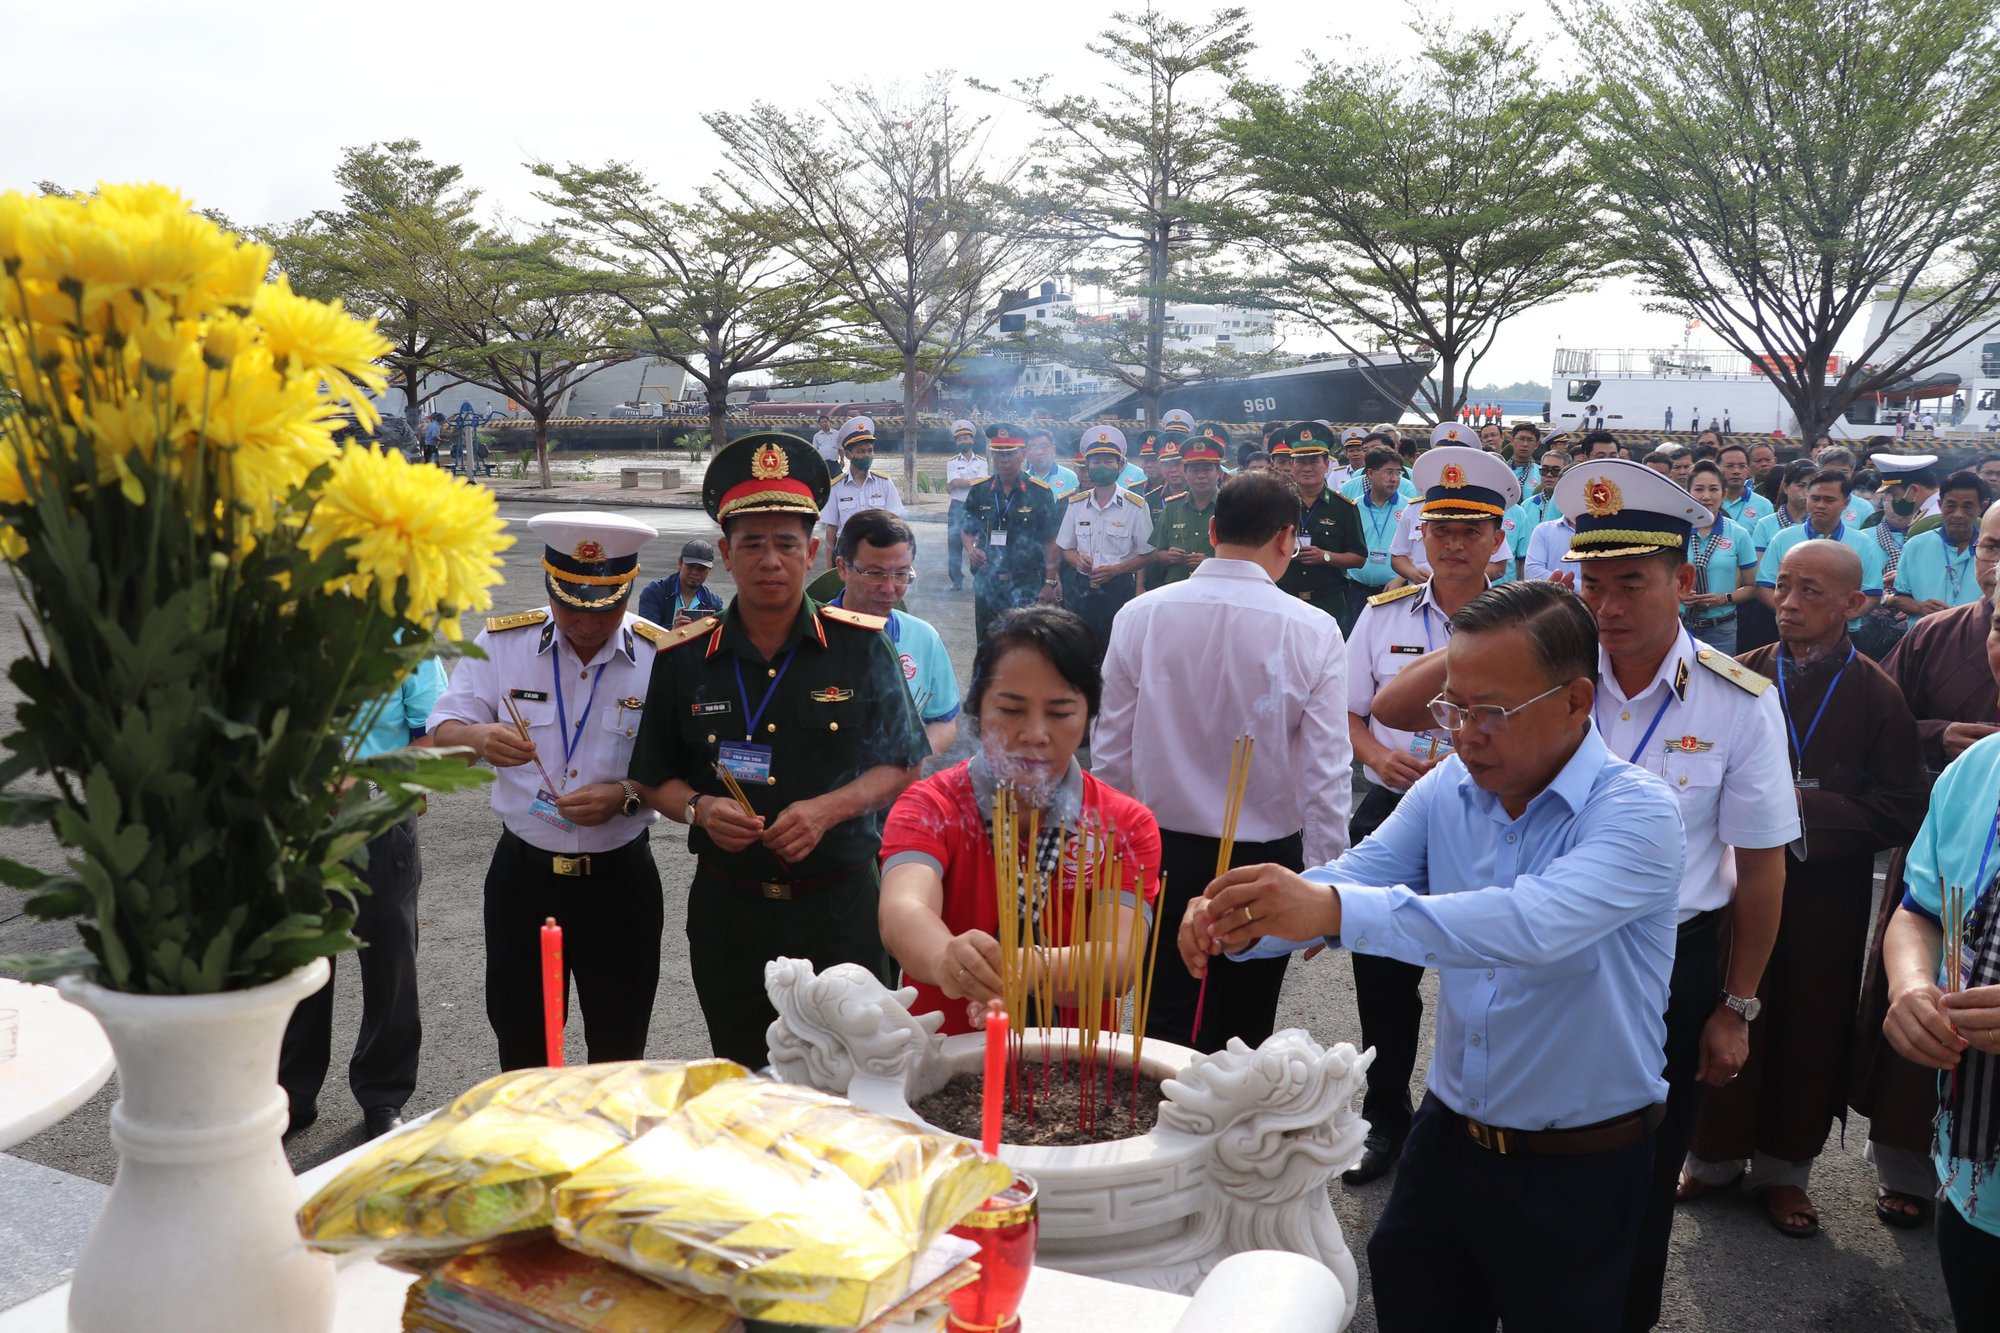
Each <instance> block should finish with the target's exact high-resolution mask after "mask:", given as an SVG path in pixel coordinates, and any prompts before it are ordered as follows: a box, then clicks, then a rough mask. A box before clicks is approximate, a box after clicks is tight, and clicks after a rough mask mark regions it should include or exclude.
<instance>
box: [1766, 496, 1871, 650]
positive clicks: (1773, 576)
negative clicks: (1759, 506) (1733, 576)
mask: <svg viewBox="0 0 2000 1333" xmlns="http://www.w3.org/2000/svg"><path fill="white" fill-rule="evenodd" d="M1851 492H1852V486H1851V483H1850V482H1849V481H1848V477H1847V474H1846V473H1845V472H1842V471H1840V470H1839V469H1838V468H1823V469H1821V470H1820V471H1819V472H1818V473H1817V474H1815V475H1814V477H1813V479H1812V484H1811V485H1810V486H1809V487H1808V488H1807V489H1806V521H1805V522H1803V523H1795V524H1793V525H1792V526H1791V527H1789V528H1784V529H1781V530H1779V531H1777V532H1775V533H1773V534H1772V535H1771V539H1770V543H1769V545H1767V546H1765V547H1764V550H1763V555H1762V557H1761V558H1760V560H1759V561H1758V564H1757V595H1758V596H1759V597H1760V598H1762V599H1763V602H1764V605H1766V606H1768V607H1770V608H1771V609H1772V610H1774V611H1775V610H1776V609H1777V605H1778V592H1777V588H1778V565H1779V563H1780V562H1781V561H1783V560H1784V558H1785V552H1787V551H1789V550H1791V549H1792V548H1793V547H1794V546H1797V545H1798V544H1799V543H1800V542H1803V541H1811V540H1813V539H1814V538H1816V537H1820V538H1826V539H1829V540H1831V541H1837V542H1840V543H1841V544H1842V545H1845V546H1847V547H1850V548H1851V549H1852V550H1853V551H1854V553H1855V554H1857V555H1859V556H1860V557H1861V591H1862V592H1864V593H1866V594H1867V595H1868V599H1869V600H1868V605H1867V606H1865V607H1863V608H1862V609H1861V615H1860V616H1858V617H1857V618H1855V619H1853V620H1850V621H1848V622H1847V632H1848V633H1849V634H1856V633H1859V632H1860V630H1861V627H1862V625H1863V624H1864V623H1866V621H1867V619H1868V612H1869V611H1870V610H1871V609H1872V608H1873V607H1874V605H1875V602H1876V600H1877V599H1878V598H1880V597H1881V596H1882V548H1881V546H1880V545H1878V544H1877V543H1876V541H1875V538H1874V535H1873V534H1872V533H1869V532H1866V531H1864V530H1863V529H1861V528H1859V527H1857V526H1855V525H1854V524H1852V523H1849V522H1848V521H1847V519H1846V516H1845V514H1844V513H1843V512H1842V511H1843V509H1844V508H1845V507H1846V505H1847V499H1848V496H1849V494H1851ZM1904 558H1905V559H1907V558H1908V552H1907V551H1906V552H1905V553H1904Z"/></svg>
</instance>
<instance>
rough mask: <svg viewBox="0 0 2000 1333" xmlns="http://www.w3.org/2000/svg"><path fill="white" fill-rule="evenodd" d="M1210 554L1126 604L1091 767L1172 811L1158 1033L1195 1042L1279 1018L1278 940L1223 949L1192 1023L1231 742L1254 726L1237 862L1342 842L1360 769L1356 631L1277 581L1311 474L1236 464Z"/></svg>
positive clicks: (1152, 1030) (1302, 858) (1164, 862)
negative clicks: (1303, 481) (1186, 934)
mask: <svg viewBox="0 0 2000 1333" xmlns="http://www.w3.org/2000/svg"><path fill="white" fill-rule="evenodd" d="M1209 527H1210V532H1211V533H1212V534H1213V538H1214V542H1215V554H1214V555H1213V556H1212V557H1210V558H1209V559H1207V560H1204V561H1202V562H1201V564H1200V565H1199V566H1197V567H1196V568H1195V571H1194V572H1193V573H1192V574H1190V575H1189V576H1188V577H1187V578H1186V579H1184V580H1182V581H1181V582H1179V583H1174V584H1169V585H1168V586H1167V587H1164V588H1160V589H1157V590H1155V591H1153V592H1149V593H1146V594H1144V595H1143V596H1141V597H1139V598H1138V599H1137V600H1135V601H1133V602H1132V603H1130V604H1129V605H1127V606H1126V607H1125V609H1124V611H1123V612H1121V613H1120V614H1119V616H1118V620H1117V623H1116V624H1115V625H1114V626H1113V627H1112V632H1111V650H1110V652H1109V654H1108V655H1107V656H1106V658H1105V661H1104V703H1103V708H1102V710H1101V711H1100V712H1099V713H1098V716H1097V724H1096V729H1095V731H1094V733H1093V735H1092V738H1091V755H1092V763H1091V771H1092V773H1094V774H1095V775H1096V776H1097V777H1098V778H1099V779H1100V780H1102V781H1104V782H1108V783H1110V784H1111V785H1112V786H1113V787H1115V788H1117V789H1118V790H1120V791H1123V792H1126V793H1129V794H1130V795H1131V796H1133V797H1135V798H1136V799H1137V800H1139V801H1141V802H1143V803H1144V804H1145V805H1146V806H1147V807H1148V808H1149V809H1151V810H1152V812H1153V814H1154V817H1155V818H1157V819H1158V820H1159V822H1160V847H1161V870H1162V877H1163V881H1164V882H1163V886H1162V889H1161V899H1160V904H1159V911H1158V913H1157V914H1156V916H1155V921H1156V923H1157V924H1156V926H1155V928H1154V932H1153V940H1154V947H1156V948H1159V949H1163V950H1164V951H1165V953H1166V957H1165V958H1163V959H1160V960H1158V970H1157V972H1156V973H1155V974H1154V982H1153V984H1154V986H1155V988H1156V989H1155V990H1154V993H1153V1002H1152V1003H1153V1007H1152V1013H1151V1017H1150V1019H1149V1021H1148V1023H1147V1035H1148V1036H1151V1037H1155V1038H1158V1039H1163V1040H1166V1041H1175V1042H1180V1043H1183V1044H1185V1045H1190V1046H1193V1047H1195V1048H1196V1049H1197V1050H1202V1051H1214V1050H1219V1049H1221V1048H1222V1046H1223V1045H1224V1044H1226V1043H1227V1042H1228V1040H1229V1038H1231V1037H1241V1038H1242V1039H1243V1040H1244V1041H1246V1042H1248V1043H1249V1044H1250V1045H1252V1046H1255V1045H1257V1044H1259V1043H1261V1042H1262V1041H1263V1040H1264V1039H1265V1038H1266V1037H1268V1036H1270V1035H1271V1030H1272V1027H1273V1026H1274V1024H1275V1022H1276V1017H1277V1010H1278V990H1279V988H1280V986H1282V985H1283V983H1284V979H1285V963H1286V960H1285V959H1283V958H1275V959H1267V960H1263V961H1259V962H1250V963H1232V962H1224V961H1221V960H1218V962H1217V965H1216V967H1215V968H1214V969H1213V976H1212V978H1211V980H1210V982H1209V987H1208V998H1207V1002H1206V1004H1205V1005H1204V1007H1203V1010H1202V1021H1201V1031H1200V1032H1199V1033H1194V1032H1193V1031H1192V1029H1193V1026H1194V1011H1195V1005H1196V989H1197V984H1196V982H1195V981H1194V979H1193V978H1192V977H1190V976H1189V975H1188V973H1187V969H1186V968H1184V967H1182V966H1181V965H1180V960H1179V954H1178V952H1177V949H1176V946H1175V943H1174V941H1175V934H1176V931H1177V930H1178V928H1179V925H1180V919H1181V914H1182V912H1183V911H1184V910H1185V909H1186V907H1187V904H1188V902H1189V900H1190V899H1193V898H1195V897H1198V896H1199V895H1200V894H1201V891H1202V890H1203V889H1204V888H1206V887H1207V886H1208V881H1209V880H1210V878H1212V877H1213V876H1214V874H1215V861H1216V855H1217V852H1218V850H1219V837H1220V834H1221V832H1222V812H1223V807H1224V805H1225V804H1226V798H1227V792H1226V790H1225V786H1226V783H1227V780H1228V773H1229V757H1230V755H1231V753H1232V751H1233V749H1234V747H1235V744H1236V740H1237V738H1238V737H1240V736H1245V735H1247V736H1252V737H1254V738H1255V739H1256V742H1257V743H1256V748H1255V750H1254V752H1253V753H1252V756H1251V761H1250V776H1249V782H1248V786H1247V788H1246V789H1245V795H1244V800H1243V812H1242V816H1241V819H1240V822H1239V823H1238V825H1237V829H1236V847H1235V854H1234V856H1233V857H1232V859H1231V864H1232V865H1255V864H1258V863H1260V862H1271V863H1274V864H1279V865H1285V866H1290V867H1291V868H1293V869H1295V870H1297V869H1302V868H1304V867H1305V866H1307V865H1322V864H1324V863H1325V862H1327V861H1330V860H1332V859H1333V858H1335V857H1337V856H1339V855H1340V854H1341V853H1342V852H1343V851H1345V850H1346V848H1347V811H1348V802H1349V791H1350V789H1351V786H1352V779H1351V778H1350V776H1349V769H1348V765H1349V760H1350V749H1349V744H1348V737H1347V728H1346V717H1345V713H1344V702H1345V699H1346V691H1347V680H1346V649H1345V647H1344V646H1343V644H1342V643H1341V638H1340V627H1339V626H1338V625H1337V624H1335V622H1334V620H1333V617H1331V616H1329V615H1327V614H1325V613H1324V612H1322V611H1320V610H1318V609H1316V608H1314V607H1312V606H1310V605H1308V604H1307V603H1305V602H1302V601H1300V600H1299V599H1298V598H1296V597H1293V596H1292V595H1291V594H1290V593H1286V592H1281V591H1279V589H1278V585H1277V579H1278V576H1280V575H1282V574H1283V573H1284V572H1285V571H1286V569H1288V568H1289V567H1290V565H1291V559H1292V549H1293V544H1294V541H1295V540H1296V537H1297V534H1298V530H1299V497H1298V492H1297V490H1296V489H1294V488H1293V487H1292V486H1291V485H1290V484H1289V483H1287V482H1286V481H1285V479H1284V478H1282V477H1279V476H1277V475H1275V474H1274V473H1270V472H1245V473H1239V474H1238V475H1237V476H1234V477H1232V478H1230V479H1229V480H1228V481H1227V482H1226V483H1224V485H1223V487H1222V490H1221V491H1220V493H1219V494H1218V495H1217V496H1216V501H1215V515H1214V518H1213V519H1212V520H1211V521H1210V525H1209Z"/></svg>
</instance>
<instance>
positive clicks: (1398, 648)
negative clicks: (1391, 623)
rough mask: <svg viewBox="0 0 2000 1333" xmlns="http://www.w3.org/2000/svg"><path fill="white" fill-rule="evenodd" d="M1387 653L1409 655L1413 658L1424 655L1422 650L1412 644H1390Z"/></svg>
mask: <svg viewBox="0 0 2000 1333" xmlns="http://www.w3.org/2000/svg"><path fill="white" fill-rule="evenodd" d="M1389 651H1390V652H1392V653H1409V654H1410V655H1411V656H1413V657H1422V656H1423V655H1424V650H1423V648H1422V647H1421V646H1420V645H1418V644H1414V643H1392V644H1390V645H1389Z"/></svg>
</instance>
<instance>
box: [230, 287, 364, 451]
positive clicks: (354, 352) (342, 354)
mask: <svg viewBox="0 0 2000 1333" xmlns="http://www.w3.org/2000/svg"><path fill="white" fill-rule="evenodd" d="M251 318H252V319H253V320H254V321H255V322H256V324H257V326H258V327H259V328H260V329H261V330H262V331H263V334H264V346H265V347H266V348H267V349H268V350H269V351H270V353H271V358H272V360H273V361H274V362H275V363H276V364H277V366H278V369H279V371H280V372H281V373H284V374H295V373H299V372H307V373H310V374H314V375H318V376H319V377H320V378H322V379H324V380H325V381H326V382H327V386H328V387H329V388H330V389H331V390H332V391H333V395H334V397H336V398H344V399H346V400H347V402H348V404H349V405H350V406H351V407H352V408H353V410H354V414H355V416H356V417H357V418H358V419H360V420H361V422H362V423H363V424H364V425H369V426H372V425H373V424H374V420H375V411H374V408H373V407H372V406H371V405H370V404H369V402H368V396H367V394H365V393H363V392H362V391H361V386H366V387H367V388H368V389H371V390H373V391H375V392H378V393H379V392H380V391H381V389H382V386H383V385H384V384H386V383H388V380H387V379H386V378H385V377H384V375H383V374H382V372H381V371H380V370H378V369H376V367H375V361H376V360H377V359H378V358H379V357H382V356H383V355H385V354H387V352H388V351H389V340H388V339H387V338H384V337H383V336H382V335H381V334H379V333H377V332H375V329H374V326H373V325H371V324H364V323H362V322H361V321H360V320H357V319H355V318H354V317H353V316H351V315H349V314H348V313H347V312H346V311H345V310H342V309H341V308H340V302H338V301H332V302H327V301H309V300H307V299H306V298H305V297H303V296H297V295H294V294H293V292H292V283H291V279H289V278H287V277H286V276H285V275H284V274H282V273H280V274H279V275H278V279H277V281H276V282H273V283H270V284H268V285H266V286H264V287H260V288H259V289H258V291H257V302H256V304H255V305H253V306H252V307H251Z"/></svg>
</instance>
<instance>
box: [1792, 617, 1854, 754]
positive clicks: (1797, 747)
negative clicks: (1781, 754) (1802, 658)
mask: <svg viewBox="0 0 2000 1333" xmlns="http://www.w3.org/2000/svg"><path fill="white" fill-rule="evenodd" d="M1783 651H1784V649H1783V646H1782V645H1780V648H1779V652H1780V654H1781V655H1782V654H1783ZM1853 661H1854V645H1853V644H1851V643H1850V644H1848V645H1847V661H1845V662H1842V663H1841V664H1840V670H1838V671H1836V672H1834V673H1833V682H1832V683H1831V684H1829V685H1828V686H1827V687H1826V697H1825V698H1824V699H1821V700H1820V701H1819V709H1818V711H1816V712H1814V713H1813V719H1812V723H1811V725H1809V726H1808V727H1807V728H1806V738H1805V739H1804V740H1800V739H1799V729H1798V727H1797V726H1796V725H1795V724H1794V723H1793V722H1792V698H1791V695H1790V694H1789V693H1788V692H1787V691H1786V689H1785V664H1784V663H1783V662H1782V661H1780V662H1779V663H1778V699H1779V701H1780V702H1781V703H1783V704H1784V705H1785V730H1786V731H1787V732H1788V733H1790V735H1791V740H1792V771H1793V772H1794V773H1796V774H1797V775H1798V776H1800V777H1804V776H1805V771H1806V747H1807V746H1808V745H1811V744H1812V738H1813V733H1814V732H1816V731H1818V730H1819V720H1820V719H1821V718H1822V717H1825V716H1826V706H1827V705H1828V704H1830V703H1832V702H1833V692H1834V691H1835V690H1837V689H1839V688H1840V678H1841V677H1842V676H1844V675H1846V674H1847V668H1848V665H1849V664H1850V663H1852V662H1853Z"/></svg>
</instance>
